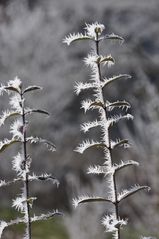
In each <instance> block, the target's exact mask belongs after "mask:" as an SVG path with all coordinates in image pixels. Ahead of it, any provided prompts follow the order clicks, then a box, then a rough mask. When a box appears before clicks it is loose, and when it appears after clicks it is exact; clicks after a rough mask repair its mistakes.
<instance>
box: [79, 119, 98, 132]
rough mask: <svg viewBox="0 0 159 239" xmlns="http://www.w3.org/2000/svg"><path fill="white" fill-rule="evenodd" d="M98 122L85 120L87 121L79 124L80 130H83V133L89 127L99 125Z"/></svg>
mask: <svg viewBox="0 0 159 239" xmlns="http://www.w3.org/2000/svg"><path fill="white" fill-rule="evenodd" d="M100 125H101V124H100V122H99V121H98V120H95V121H92V122H87V123H83V124H82V125H81V131H83V132H84V133H86V132H88V131H89V130H90V129H91V128H94V127H97V126H100Z"/></svg>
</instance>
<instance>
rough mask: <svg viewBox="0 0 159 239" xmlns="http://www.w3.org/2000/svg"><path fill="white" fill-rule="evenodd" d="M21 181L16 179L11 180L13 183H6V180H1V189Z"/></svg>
mask: <svg viewBox="0 0 159 239" xmlns="http://www.w3.org/2000/svg"><path fill="white" fill-rule="evenodd" d="M20 180H21V179H20V178H15V179H13V180H11V181H7V182H6V181H5V180H1V181H0V187H4V186H9V185H11V184H12V183H16V182H18V181H20Z"/></svg>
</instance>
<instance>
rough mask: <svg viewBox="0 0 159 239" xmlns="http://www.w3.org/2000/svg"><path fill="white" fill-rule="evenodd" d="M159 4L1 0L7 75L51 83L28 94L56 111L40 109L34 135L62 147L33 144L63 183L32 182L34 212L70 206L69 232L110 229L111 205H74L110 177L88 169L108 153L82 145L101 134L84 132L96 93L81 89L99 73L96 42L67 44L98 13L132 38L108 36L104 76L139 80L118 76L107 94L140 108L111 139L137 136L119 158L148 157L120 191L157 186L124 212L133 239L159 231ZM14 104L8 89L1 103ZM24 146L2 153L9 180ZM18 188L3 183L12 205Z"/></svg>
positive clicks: (1, 50)
mask: <svg viewBox="0 0 159 239" xmlns="http://www.w3.org/2000/svg"><path fill="white" fill-rule="evenodd" d="M158 9H159V1H158V0H151V1H149V0H111V1H109V0H108V1H106V0H98V1H95V0H80V1H79V0H55V1H54V0H28V1H27V0H15V1H13V0H8V1H5V0H3V1H2V0H1V1H0V78H1V83H6V82H7V81H9V80H12V79H14V77H15V76H16V75H18V76H19V77H20V78H21V80H22V81H23V84H24V86H27V85H29V84H33V85H34V84H37V85H40V86H42V87H43V91H42V92H36V93H34V94H32V95H31V96H29V97H28V98H27V103H28V105H29V106H32V107H37V108H39V107H41V108H42V109H46V110H48V111H49V112H50V113H51V116H50V117H49V118H47V117H42V116H32V117H31V119H32V123H31V125H30V129H29V132H28V133H30V134H31V135H38V136H43V137H46V138H47V139H49V140H52V141H53V142H54V143H55V144H56V146H57V152H56V153H53V154H52V153H48V152H47V151H46V150H45V149H44V148H41V147H38V146H34V147H29V148H28V150H29V151H30V154H31V155H32V158H33V164H32V169H31V170H32V171H35V172H37V173H42V172H48V173H53V174H54V175H55V176H56V177H57V178H58V179H59V180H60V182H61V185H60V187H59V188H58V189H56V187H55V186H54V185H52V184H51V185H50V184H49V183H48V182H46V183H44V184H43V183H33V185H32V186H31V191H32V192H33V195H35V196H38V198H39V200H37V202H36V203H35V210H37V211H40V210H42V211H44V209H46V210H51V208H59V209H61V210H62V211H64V212H65V214H66V215H67V216H65V217H64V219H63V221H64V224H65V225H66V228H67V231H68V233H69V235H70V238H75V237H76V239H78V238H79V239H81V238H98V237H101V238H104V237H106V234H104V232H103V228H102V226H100V225H99V224H100V223H99V220H100V218H101V215H102V214H103V213H104V212H106V211H107V210H106V208H105V205H103V204H101V205H96V204H93V205H91V206H83V207H80V208H78V209H77V210H76V211H73V210H72V205H71V202H72V198H73V197H74V196H77V195H78V194H81V193H83V194H85V193H86V192H87V193H88V194H91V195H92V194H95V195H98V194H100V195H101V194H103V192H105V183H104V182H103V180H102V178H100V177H95V176H89V175H87V174H86V170H87V166H89V165H90V164H95V163H98V162H99V161H100V159H101V157H102V154H101V152H96V151H95V150H94V151H88V152H86V153H85V154H84V155H82V156H81V155H78V154H77V153H75V152H73V149H74V148H75V147H76V146H77V145H78V144H79V143H80V142H81V141H82V139H84V138H89V136H90V138H92V137H93V138H94V139H95V135H96V133H97V132H96V131H92V132H91V134H87V135H83V134H82V133H81V132H80V124H81V123H83V122H85V121H88V120H89V119H94V118H95V114H94V113H92V114H91V113H89V114H88V115H84V114H83V112H82V111H81V110H80V101H81V100H82V99H84V98H86V97H87V95H86V94H81V95H80V96H76V95H75V93H74V92H73V86H74V83H75V81H83V82H84V81H87V80H88V76H89V74H90V72H89V70H88V69H87V68H86V67H85V66H84V63H83V61H82V59H83V57H84V56H86V55H87V53H88V52H89V50H90V46H89V44H88V43H87V42H82V43H74V44H73V45H71V46H70V47H67V46H66V45H64V44H63V43H62V40H63V38H64V37H65V35H68V34H69V33H70V32H71V33H73V32H78V31H79V32H80V31H82V29H83V27H84V25H85V23H92V22H95V21H98V22H100V23H103V24H104V25H105V27H106V33H112V32H113V33H116V34H119V35H121V36H123V37H124V39H125V43H124V44H123V45H120V44H114V43H113V44H112V43H109V44H108V43H103V45H102V52H103V53H105V54H110V53H111V54H112V56H113V57H114V58H115V59H116V64H115V66H113V67H112V68H111V69H108V70H107V69H106V71H105V72H104V74H105V75H107V76H112V75H115V74H122V73H128V74H131V75H132V78H131V79H130V80H128V81H124V80H123V81H120V82H118V83H115V84H113V85H112V86H111V87H109V89H108V90H107V91H106V92H105V97H106V98H107V99H109V100H116V99H125V100H128V101H129V102H130V103H131V105H132V114H133V115H134V121H133V122H129V123H125V122H122V123H120V124H118V126H119V127H115V129H114V130H113V132H112V137H116V136H117V137H119V136H120V137H121V136H123V137H126V138H129V139H130V142H131V143H132V148H131V149H129V150H127V151H122V150H120V151H116V152H115V153H114V158H115V159H117V158H119V159H122V160H124V159H134V160H137V161H138V162H139V163H140V167H139V168H137V169H136V168H128V169H125V170H124V171H123V174H122V175H121V174H120V175H119V179H118V182H119V189H123V188H125V187H126V188H129V187H130V186H131V185H133V184H135V183H139V184H141V185H145V184H146V185H149V186H150V187H151V188H152V190H151V191H150V192H149V193H148V194H147V193H145V192H140V193H139V194H138V195H137V194H136V195H134V196H133V197H132V198H131V199H127V200H126V201H125V204H124V205H123V204H122V205H121V215H122V216H123V217H128V218H129V231H128V234H127V235H128V237H127V238H130V236H132V238H139V237H140V235H141V234H142V235H147V236H148V235H152V236H157V235H159V234H158V233H159V229H158V228H159V215H158V214H159V177H158V173H159V166H158V165H159V159H158V154H159V96H158V87H159V84H158V73H159V13H158ZM7 104H8V103H7V97H5V96H1V103H0V108H1V111H3V110H4V109H6V108H7V107H8V105H7ZM8 123H9V122H8ZM7 132H8V127H7V126H6V127H4V126H3V127H2V128H1V139H3V138H4V137H9V135H8V133H7ZM97 134H98V133H97ZM17 150H18V147H17V148H15V147H14V146H13V147H11V148H10V149H9V150H7V151H6V153H3V154H1V156H0V178H1V179H4V178H5V179H11V178H12V177H13V176H14V173H13V172H12V170H11V166H12V164H11V158H12V157H13V156H14V155H16V152H17ZM117 156H118V157H117ZM19 186H20V185H17V186H14V187H8V188H7V189H4V188H2V189H1V193H0V195H1V207H3V208H9V206H10V205H11V199H12V198H15V192H16V193H17V194H19V193H20V189H19ZM6 210H7V209H6ZM2 218H3V217H2ZM133 236H134V237H133ZM11 237H12V236H11ZM11 237H10V238H11ZM125 237H126V236H125ZM15 238H18V237H15ZM39 238H40V237H39ZM48 238H53V237H48Z"/></svg>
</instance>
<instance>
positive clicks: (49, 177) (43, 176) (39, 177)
mask: <svg viewBox="0 0 159 239" xmlns="http://www.w3.org/2000/svg"><path fill="white" fill-rule="evenodd" d="M33 180H40V181H45V180H47V181H51V182H52V183H53V184H56V185H57V187H58V186H59V184H60V183H59V181H58V180H57V179H56V178H54V177H53V176H52V175H51V174H47V173H45V174H41V175H36V174H33V175H29V181H33Z"/></svg>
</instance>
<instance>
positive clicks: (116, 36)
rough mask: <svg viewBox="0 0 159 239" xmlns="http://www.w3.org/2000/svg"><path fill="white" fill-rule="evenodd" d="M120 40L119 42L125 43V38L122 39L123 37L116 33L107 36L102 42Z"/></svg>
mask: <svg viewBox="0 0 159 239" xmlns="http://www.w3.org/2000/svg"><path fill="white" fill-rule="evenodd" d="M105 39H106V40H113V41H114V40H118V41H120V42H121V43H123V42H124V38H123V37H121V36H119V35H116V34H114V33H112V34H108V35H105V36H104V37H102V40H105Z"/></svg>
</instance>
